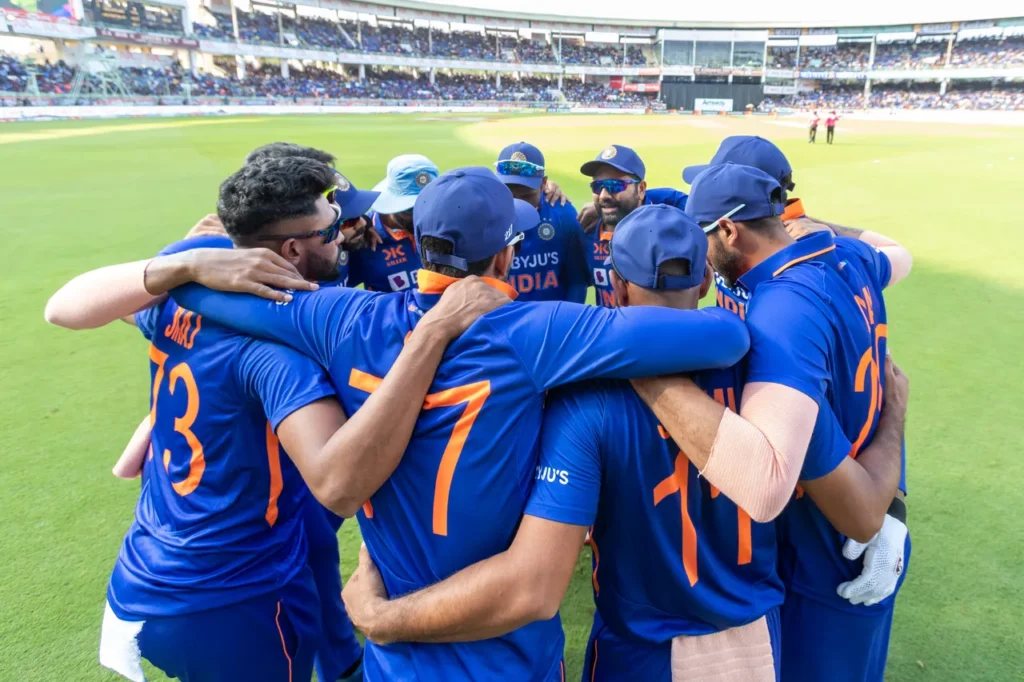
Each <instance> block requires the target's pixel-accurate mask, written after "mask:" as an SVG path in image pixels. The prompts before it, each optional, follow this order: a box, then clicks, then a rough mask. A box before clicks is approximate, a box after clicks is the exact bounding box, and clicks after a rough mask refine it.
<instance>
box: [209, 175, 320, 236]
mask: <svg viewBox="0 0 1024 682" xmlns="http://www.w3.org/2000/svg"><path fill="white" fill-rule="evenodd" d="M334 178H335V174H334V169H333V168H331V167H330V166H328V165H327V164H325V163H321V162H320V161H314V160H313V159H305V158H301V157H295V156H289V157H267V158H264V159H260V160H257V161H255V162H253V163H248V164H246V165H245V166H243V167H242V168H241V169H239V170H238V171H236V172H235V173H234V174H232V175H231V177H229V178H228V179H227V180H225V181H224V182H223V183H222V184H221V186H220V196H219V197H218V199H217V215H218V216H219V217H220V220H221V222H222V223H224V229H225V230H227V233H228V235H230V236H231V238H232V239H233V240H234V241H235V242H236V243H246V242H251V241H253V237H255V236H256V235H258V234H259V233H260V232H262V231H263V230H265V229H266V228H267V227H268V226H269V225H272V224H274V223H276V222H278V221H281V220H286V219H288V218H298V217H301V216H307V215H313V214H314V213H316V200H317V199H318V198H319V197H320V196H322V195H323V193H324V192H326V191H327V190H328V189H330V188H331V187H333V186H334V182H335V179H334Z"/></svg>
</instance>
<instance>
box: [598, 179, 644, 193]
mask: <svg viewBox="0 0 1024 682" xmlns="http://www.w3.org/2000/svg"><path fill="white" fill-rule="evenodd" d="M639 184H640V181H639V180H617V179H614V178H609V179H608V180H594V181H593V182H592V183H590V191H591V192H593V193H594V194H600V193H601V190H605V191H607V192H608V194H618V193H619V192H624V191H626V188H627V187H629V186H630V185H639Z"/></svg>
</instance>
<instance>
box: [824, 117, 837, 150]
mask: <svg viewBox="0 0 1024 682" xmlns="http://www.w3.org/2000/svg"><path fill="white" fill-rule="evenodd" d="M838 122H839V116H838V114H836V112H835V111H831V112H829V114H828V118H826V119H825V141H826V142H827V143H829V144H832V138H834V137H835V136H836V123H838Z"/></svg>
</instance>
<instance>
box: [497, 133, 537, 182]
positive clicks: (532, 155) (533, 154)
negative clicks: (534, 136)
mask: <svg viewBox="0 0 1024 682" xmlns="http://www.w3.org/2000/svg"><path fill="white" fill-rule="evenodd" d="M502 161H526V162H527V163H532V164H533V165H535V166H540V168H541V169H543V168H544V155H543V154H542V153H541V151H540V150H539V149H537V148H536V147H534V146H533V145H532V144H530V143H528V142H516V143H515V144H510V145H509V146H507V147H505V148H504V149H502V150H501V153H499V154H498V163H501V162H502ZM495 166H497V164H495ZM500 171H501V169H500V168H499V169H498V177H499V178H500V179H501V181H502V182H504V183H505V184H506V185H523V186H525V187H529V188H530V189H540V186H541V185H542V184H543V183H544V173H543V172H540V173H538V174H537V175H533V176H526V175H505V174H503V173H501V172H500Z"/></svg>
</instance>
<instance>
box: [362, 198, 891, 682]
mask: <svg viewBox="0 0 1024 682" xmlns="http://www.w3.org/2000/svg"><path fill="white" fill-rule="evenodd" d="M707 248H708V244H707V238H706V237H705V236H704V233H703V232H702V231H701V229H700V227H699V226H698V225H697V224H696V223H695V222H693V221H692V220H691V219H689V218H688V217H686V215H685V214H684V213H683V212H682V211H680V210H678V209H676V208H674V207H670V206H641V207H640V208H638V209H637V210H636V211H634V212H632V213H630V214H629V216H627V217H626V218H625V219H624V220H623V221H622V222H621V223H620V224H619V226H618V228H617V229H616V230H615V234H614V235H613V237H612V249H611V251H612V255H611V258H610V259H609V267H610V268H611V269H612V275H611V277H612V285H613V286H614V287H615V290H616V296H617V298H618V301H619V307H621V308H628V307H629V306H635V305H647V306H663V307H667V308H677V309H692V308H695V307H696V306H697V301H698V300H699V299H700V298H701V297H703V295H704V294H706V293H707V291H708V289H709V288H710V286H711V275H710V269H706V268H705V260H706V255H707ZM694 380H695V381H696V383H697V385H698V386H700V387H701V389H702V390H704V391H705V392H706V393H707V394H708V395H709V396H713V397H714V398H715V399H716V400H717V401H719V402H721V403H723V404H724V405H725V406H726V407H727V408H729V409H733V410H736V409H738V405H739V404H740V403H741V402H742V389H743V383H744V365H743V363H739V364H737V365H734V366H733V367H731V368H728V369H724V370H715V371H705V372H698V373H696V374H695V375H694ZM904 406H905V403H904ZM899 407H900V406H899V404H898V403H897V401H893V402H892V404H888V405H886V409H887V410H897V409H899ZM900 422H901V420H893V421H892V422H891V424H892V427H893V428H898V426H899V423H900ZM878 440H883V441H885V446H886V447H889V448H892V449H893V450H895V452H896V454H897V455H898V451H899V442H898V438H897V439H888V440H886V439H876V441H878ZM847 445H848V444H847ZM843 454H844V455H845V451H844V453H843ZM819 455H824V456H825V457H826V458H827V459H833V456H832V455H830V454H828V453H827V452H824V451H822V452H819V453H812V454H809V457H816V456H819ZM588 527H591V528H592V529H593V530H592V535H591V545H592V546H593V549H594V562H593V563H594V574H593V585H594V599H595V602H596V604H597V612H596V614H595V617H594V626H593V629H592V632H591V637H590V643H589V645H588V647H587V661H586V665H585V666H584V672H583V680H643V681H645V682H657V681H659V680H661V681H664V682H672V681H673V680H692V679H715V678H717V677H726V678H728V679H742V680H758V679H764V680H774V679H776V676H777V670H778V666H779V664H780V662H781V647H780V642H779V637H778V632H779V606H780V605H781V604H782V600H783V588H782V583H781V581H780V580H779V578H778V577H777V575H776V550H775V547H776V538H775V529H774V528H773V525H772V524H771V523H756V522H752V520H751V519H750V517H749V516H748V515H747V514H746V513H745V512H743V511H742V510H741V509H740V508H738V507H737V506H736V505H735V504H734V503H733V502H732V501H731V500H729V499H728V498H727V497H726V496H725V495H722V494H720V492H719V491H718V489H717V488H715V487H714V486H712V485H711V484H710V483H709V482H708V480H707V479H706V478H704V477H702V476H700V475H699V474H698V471H697V469H696V468H694V467H693V466H691V465H690V462H689V461H688V460H687V458H686V455H685V453H683V452H681V451H680V450H679V448H678V447H677V446H676V445H675V444H674V443H673V442H672V440H671V439H670V438H669V436H668V434H667V433H666V432H665V430H664V428H663V427H662V426H661V425H660V424H659V423H658V420H657V418H656V417H655V416H654V414H653V413H652V412H651V411H650V409H649V408H648V407H647V406H646V405H645V404H644V403H643V401H642V400H640V398H639V397H638V396H637V395H636V393H635V392H634V391H633V389H632V388H631V387H630V386H629V384H627V383H626V382H624V381H618V382H615V381H593V382H588V383H585V384H575V385H573V386H568V387H565V388H562V389H558V390H556V391H553V392H552V394H551V395H550V396H549V405H548V407H547V409H546V411H545V415H544V431H543V435H542V439H541V455H540V461H539V463H538V465H537V474H536V477H535V480H534V488H533V492H532V493H531V496H530V500H529V502H528V503H527V506H526V515H525V516H524V518H523V522H522V523H521V524H520V526H519V530H518V531H517V533H516V538H515V540H514V541H513V543H512V545H511V547H510V548H509V549H508V550H506V551H505V552H503V553H501V554H499V555H497V556H495V557H492V558H490V559H487V560H485V561H483V562H480V563H478V564H476V565H474V566H472V567H470V568H468V569H465V570H463V571H460V572H459V573H457V574H456V575H454V576H452V577H451V578H448V579H447V580H445V581H443V582H441V583H440V584H438V585H434V586H432V587H429V588H427V589H425V590H422V591H420V592H416V593H413V594H410V595H406V596H404V597H400V598H398V599H394V600H391V601H387V598H386V595H385V594H384V593H383V589H382V584H381V583H380V579H379V575H378V574H377V573H376V571H375V569H373V566H372V563H370V562H369V560H368V559H367V558H366V557H365V556H362V557H361V565H360V568H359V570H357V572H356V574H354V575H353V576H352V578H350V580H349V584H348V586H347V587H346V591H345V599H346V601H347V602H348V603H349V604H350V605H352V607H353V611H354V614H355V617H356V619H357V623H358V624H359V627H360V629H361V630H363V632H364V634H367V636H368V637H369V639H371V640H372V641H375V642H378V643H381V644H387V643H389V642H392V641H424V642H429V641H463V640H467V639H476V638H480V637H487V636H491V635H493V634H496V633H500V632H506V631H508V630H511V629H513V628H515V627H519V626H521V625H522V624H524V623H528V622H531V621H533V620H539V619H544V618H548V617H550V616H551V615H552V614H553V613H555V612H556V611H557V609H558V605H559V603H560V602H561V600H562V598H563V596H564V593H565V591H566V589H567V588H568V585H569V582H570V580H571V578H572V575H573V572H574V570H575V564H576V557H577V555H578V552H579V547H580V545H581V543H582V542H583V537H584V534H585V533H586V530H587V528H588ZM640 555H642V557H643V558H642V560H638V556H640ZM729 676H731V677H729Z"/></svg>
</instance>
